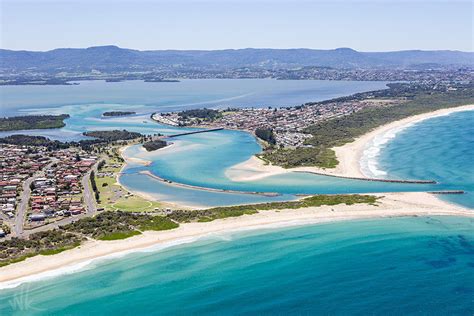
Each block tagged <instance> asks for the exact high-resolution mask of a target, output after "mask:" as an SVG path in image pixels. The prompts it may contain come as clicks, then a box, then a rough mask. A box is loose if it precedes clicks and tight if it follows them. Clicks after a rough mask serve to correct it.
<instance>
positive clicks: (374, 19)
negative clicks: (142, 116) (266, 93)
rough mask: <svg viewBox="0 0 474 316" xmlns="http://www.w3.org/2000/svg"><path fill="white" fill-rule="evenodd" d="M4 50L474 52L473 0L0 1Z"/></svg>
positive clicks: (0, 41)
mask: <svg viewBox="0 0 474 316" xmlns="http://www.w3.org/2000/svg"><path fill="white" fill-rule="evenodd" d="M0 6H1V7H0V9H1V10H0V12H1V13H0V21H1V22H0V26H1V37H0V47H1V48H4V49H13V50H34V51H45V50H51V49H55V48H69V47H77V48H84V47H90V46H102V45H117V46H119V47H123V48H131V49H138V50H162V49H180V50H186V49H200V50H201V49H202V50H214V49H232V48H233V49H238V48H247V47H252V48H313V49H333V48H338V47H350V48H353V49H355V50H358V51H396V50H411V49H422V50H461V51H473V4H472V2H471V1H465V0H460V1H458V0H454V1H448V0H414V1H405V0H402V1H396V0H379V1H376V0H370V1H364V0H336V1H305V0H295V1H288V0H287V1H284V0H276V1H275V0H274V1H270V0H254V1H251V0H239V1H237V0H220V1H218V0H198V1H193V0H175V1H171V0H164V1H163V0H154V1H153V0H138V1H131V0H129V1H124V0H118V1H117V0H115V1H113V0H95V1H93V0H78V1H74V2H71V1H67V0H0Z"/></svg>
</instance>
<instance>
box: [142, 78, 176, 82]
mask: <svg viewBox="0 0 474 316" xmlns="http://www.w3.org/2000/svg"><path fill="white" fill-rule="evenodd" d="M143 82H180V81H179V80H176V79H162V78H146V79H145V80H143Z"/></svg>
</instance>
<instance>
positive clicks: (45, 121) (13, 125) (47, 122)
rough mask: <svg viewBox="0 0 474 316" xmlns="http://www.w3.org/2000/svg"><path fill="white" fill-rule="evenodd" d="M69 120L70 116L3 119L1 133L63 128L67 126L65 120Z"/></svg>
mask: <svg viewBox="0 0 474 316" xmlns="http://www.w3.org/2000/svg"><path fill="white" fill-rule="evenodd" d="M67 118H69V115H68V114H61V115H27V116H14V117H3V118H0V131H17V130H22V129H50V128H61V127H64V126H66V124H65V123H64V120H65V119H67Z"/></svg>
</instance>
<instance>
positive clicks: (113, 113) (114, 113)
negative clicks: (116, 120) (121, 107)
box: [102, 111, 137, 117]
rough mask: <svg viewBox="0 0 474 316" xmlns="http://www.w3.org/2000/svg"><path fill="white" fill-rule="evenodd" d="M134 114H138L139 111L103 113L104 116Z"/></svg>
mask: <svg viewBox="0 0 474 316" xmlns="http://www.w3.org/2000/svg"><path fill="white" fill-rule="evenodd" d="M133 114H137V112H134V111H109V112H104V113H102V116H107V117H114V116H127V115H133Z"/></svg>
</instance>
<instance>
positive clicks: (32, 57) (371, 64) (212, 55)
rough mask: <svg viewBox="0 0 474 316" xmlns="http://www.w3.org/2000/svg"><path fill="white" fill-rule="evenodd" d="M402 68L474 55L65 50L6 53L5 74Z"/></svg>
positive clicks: (473, 60) (472, 60)
mask: <svg viewBox="0 0 474 316" xmlns="http://www.w3.org/2000/svg"><path fill="white" fill-rule="evenodd" d="M305 66H317V67H331V68H398V69H411V68H419V67H445V66H455V67H460V66H474V53H473V52H461V51H448V50H439V51H421V50H406V51H394V52H359V51H356V50H353V49H350V48H337V49H332V50H316V49H304V48H299V49H254V48H246V49H226V50H210V51H205V50H149V51H139V50H133V49H124V48H120V47H117V46H96V47H89V48H60V49H54V50H50V51H45V52H36V51H13V50H6V49H0V68H1V69H2V70H3V71H8V70H15V71H25V70H33V71H34V70H37V71H53V72H57V71H90V70H93V69H96V70H103V71H133V70H136V71H140V70H153V69H163V68H167V69H169V68H181V69H183V68H187V69H193V68H209V69H226V68H228V69H233V68H242V67H261V68H269V69H271V68H295V67H305Z"/></svg>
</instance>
